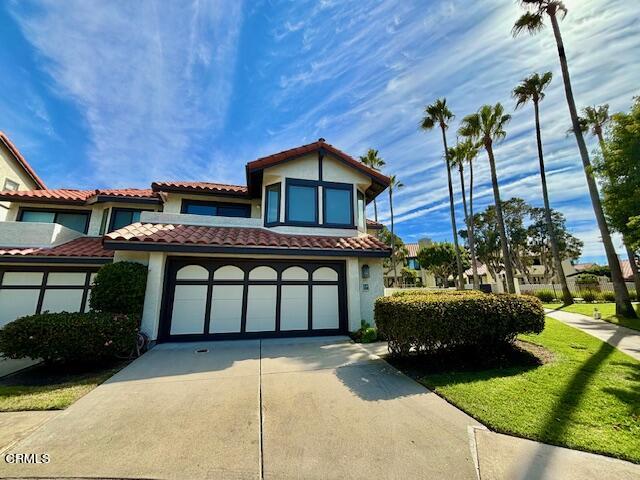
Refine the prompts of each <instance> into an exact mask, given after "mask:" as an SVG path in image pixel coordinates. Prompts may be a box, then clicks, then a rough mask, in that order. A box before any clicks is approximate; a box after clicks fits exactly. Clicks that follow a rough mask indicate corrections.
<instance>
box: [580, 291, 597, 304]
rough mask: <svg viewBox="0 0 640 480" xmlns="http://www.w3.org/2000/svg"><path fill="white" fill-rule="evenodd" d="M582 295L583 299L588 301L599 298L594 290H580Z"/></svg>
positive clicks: (591, 301)
mask: <svg viewBox="0 0 640 480" xmlns="http://www.w3.org/2000/svg"><path fill="white" fill-rule="evenodd" d="M580 296H581V297H582V300H584V301H585V302H587V303H593V302H595V301H596V298H597V295H596V292H593V291H591V290H583V291H582V292H580Z"/></svg>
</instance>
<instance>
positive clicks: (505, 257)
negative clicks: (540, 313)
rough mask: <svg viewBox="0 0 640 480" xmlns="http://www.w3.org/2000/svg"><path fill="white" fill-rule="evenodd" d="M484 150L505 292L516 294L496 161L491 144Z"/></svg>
mask: <svg viewBox="0 0 640 480" xmlns="http://www.w3.org/2000/svg"><path fill="white" fill-rule="evenodd" d="M485 149H486V150H487V155H488V156H489V166H490V167H491V185H492V186H493V198H494V200H495V202H496V217H498V232H499V233H500V247H501V249H502V263H503V264H504V273H505V274H506V276H507V291H508V292H509V293H516V286H515V284H514V282H513V267H512V265H511V255H510V254H509V245H508V243H507V231H506V229H505V228H504V217H503V216H502V204H501V203H500V188H499V187H498V175H497V173H496V160H495V157H494V156H493V147H492V145H491V143H489V142H485Z"/></svg>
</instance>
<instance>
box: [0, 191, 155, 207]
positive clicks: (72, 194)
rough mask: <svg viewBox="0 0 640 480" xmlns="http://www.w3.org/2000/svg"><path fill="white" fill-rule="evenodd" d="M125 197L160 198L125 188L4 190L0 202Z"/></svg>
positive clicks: (63, 200) (0, 193) (57, 201)
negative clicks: (99, 196)
mask: <svg viewBox="0 0 640 480" xmlns="http://www.w3.org/2000/svg"><path fill="white" fill-rule="evenodd" d="M98 195H101V196H106V197H123V198H159V197H158V194H157V193H155V192H153V191H152V190H149V189H140V188H125V189H105V190H101V189H95V190H75V189H52V190H23V191H14V190H4V191H0V200H10V201H16V200H21V201H30V202H43V203H72V204H78V205H84V204H85V203H86V202H87V201H88V200H90V199H91V198H92V197H95V196H98Z"/></svg>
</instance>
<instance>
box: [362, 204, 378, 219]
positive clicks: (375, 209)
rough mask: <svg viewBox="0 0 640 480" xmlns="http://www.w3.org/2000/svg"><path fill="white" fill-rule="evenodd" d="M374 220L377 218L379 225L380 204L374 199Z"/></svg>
mask: <svg viewBox="0 0 640 480" xmlns="http://www.w3.org/2000/svg"><path fill="white" fill-rule="evenodd" d="M373 218H375V220H376V223H378V204H377V203H376V199H375V198H374V199H373ZM365 222H366V220H365Z"/></svg>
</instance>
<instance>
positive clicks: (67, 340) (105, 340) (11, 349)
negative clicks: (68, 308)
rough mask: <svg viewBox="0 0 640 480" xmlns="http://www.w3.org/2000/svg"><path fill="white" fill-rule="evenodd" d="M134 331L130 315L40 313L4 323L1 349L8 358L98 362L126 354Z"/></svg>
mask: <svg viewBox="0 0 640 480" xmlns="http://www.w3.org/2000/svg"><path fill="white" fill-rule="evenodd" d="M137 332H138V322H137V320H136V318H135V317H134V316H133V315H117V314H112V313H100V312H88V313H69V312H61V313H42V314H39V315H30V316H27V317H22V318H19V319H17V320H14V321H13V322H10V323H8V324H7V325H5V326H4V328H3V329H1V330H0V352H1V353H2V354H3V355H4V356H5V357H8V358H25V357H29V358H41V359H43V360H44V362H45V363H55V362H61V363H78V362H100V361H104V360H109V359H114V358H117V357H128V356H129V355H130V354H131V353H132V351H133V350H134V349H135V345H136V335H137Z"/></svg>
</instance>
